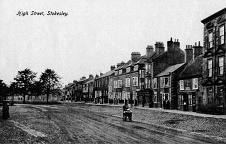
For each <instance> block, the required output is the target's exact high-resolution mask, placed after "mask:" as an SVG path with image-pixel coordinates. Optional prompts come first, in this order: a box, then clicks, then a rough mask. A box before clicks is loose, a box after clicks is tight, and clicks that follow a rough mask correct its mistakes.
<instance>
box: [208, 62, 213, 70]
mask: <svg viewBox="0 0 226 144" xmlns="http://www.w3.org/2000/svg"><path fill="white" fill-rule="evenodd" d="M210 68H212V60H208V69H210Z"/></svg>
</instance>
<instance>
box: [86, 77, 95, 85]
mask: <svg viewBox="0 0 226 144" xmlns="http://www.w3.org/2000/svg"><path fill="white" fill-rule="evenodd" d="M93 81H94V78H93V79H90V80H88V81H87V82H86V84H87V83H90V82H93Z"/></svg>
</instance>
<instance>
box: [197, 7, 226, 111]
mask: <svg viewBox="0 0 226 144" xmlns="http://www.w3.org/2000/svg"><path fill="white" fill-rule="evenodd" d="M201 22H202V23H203V25H204V33H203V40H204V58H203V73H202V74H203V83H202V84H203V92H204V94H203V96H204V97H203V101H204V104H207V105H210V104H213V105H217V107H218V108H221V110H222V112H224V113H225V114H226V106H225V104H226V98H225V90H226V81H225V80H226V74H225V70H226V69H225V65H226V61H225V56H226V45H225V24H226V8H224V9H222V10H220V11H218V12H216V13H214V14H212V15H211V16H209V17H207V18H205V19H203V20H202V21H201Z"/></svg>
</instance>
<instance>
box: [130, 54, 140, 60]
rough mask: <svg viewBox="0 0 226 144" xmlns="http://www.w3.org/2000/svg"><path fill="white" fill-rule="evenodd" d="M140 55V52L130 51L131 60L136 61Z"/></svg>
mask: <svg viewBox="0 0 226 144" xmlns="http://www.w3.org/2000/svg"><path fill="white" fill-rule="evenodd" d="M140 57H141V54H140V53H139V52H132V53H131V60H132V62H137V61H138V60H139V59H140Z"/></svg>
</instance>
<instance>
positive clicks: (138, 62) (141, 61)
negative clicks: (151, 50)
mask: <svg viewBox="0 0 226 144" xmlns="http://www.w3.org/2000/svg"><path fill="white" fill-rule="evenodd" d="M146 59H147V57H146V55H143V56H141V57H140V59H139V60H138V61H137V62H136V63H135V64H144V63H145V61H146Z"/></svg>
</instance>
